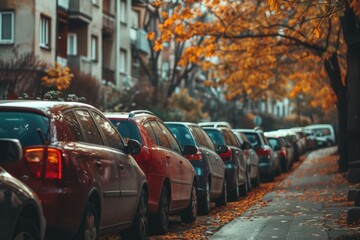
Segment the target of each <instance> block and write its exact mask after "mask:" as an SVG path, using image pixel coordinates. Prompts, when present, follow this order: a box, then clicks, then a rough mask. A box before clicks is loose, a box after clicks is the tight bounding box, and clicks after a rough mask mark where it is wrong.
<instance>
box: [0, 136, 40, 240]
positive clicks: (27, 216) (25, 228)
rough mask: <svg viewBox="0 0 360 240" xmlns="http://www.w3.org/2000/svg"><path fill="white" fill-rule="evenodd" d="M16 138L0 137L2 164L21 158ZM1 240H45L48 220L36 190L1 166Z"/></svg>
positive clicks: (0, 162) (19, 146)
mask: <svg viewBox="0 0 360 240" xmlns="http://www.w3.org/2000/svg"><path fill="white" fill-rule="evenodd" d="M21 158H22V147H21V145H20V142H19V140H17V139H5V138H1V139H0V165H2V164H4V163H12V162H17V161H20V159H21ZM0 212H1V214H0V233H1V239H4V240H12V239H40V240H42V239H44V236H45V226H46V220H45V217H44V214H43V211H42V207H41V204H40V200H39V199H38V197H37V195H36V194H35V192H34V191H33V190H31V189H30V188H29V187H28V186H26V185H25V184H24V183H22V182H21V181H20V180H18V179H17V178H14V177H13V176H12V175H10V174H9V173H8V172H6V171H5V170H4V169H3V168H2V167H0Z"/></svg>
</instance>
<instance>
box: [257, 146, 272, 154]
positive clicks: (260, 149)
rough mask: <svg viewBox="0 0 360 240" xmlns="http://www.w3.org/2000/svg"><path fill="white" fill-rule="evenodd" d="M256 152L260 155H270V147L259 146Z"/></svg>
mask: <svg viewBox="0 0 360 240" xmlns="http://www.w3.org/2000/svg"><path fill="white" fill-rule="evenodd" d="M256 153H257V155H258V156H270V148H264V147H262V148H259V149H258V150H257V151H256Z"/></svg>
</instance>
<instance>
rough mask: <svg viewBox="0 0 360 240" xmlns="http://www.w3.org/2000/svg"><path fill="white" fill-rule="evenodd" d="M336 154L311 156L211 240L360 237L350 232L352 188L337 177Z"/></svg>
mask: <svg viewBox="0 0 360 240" xmlns="http://www.w3.org/2000/svg"><path fill="white" fill-rule="evenodd" d="M335 153H336V147H332V148H326V149H321V150H318V151H314V152H312V153H310V154H309V155H308V156H307V158H306V159H305V160H304V161H303V162H302V163H301V165H300V166H299V167H298V168H297V169H296V170H294V171H293V172H292V173H291V174H289V176H288V177H287V178H285V179H284V180H283V181H282V182H281V183H280V184H279V185H278V186H277V187H276V188H275V189H274V190H273V191H272V192H270V193H268V194H267V195H265V197H264V198H263V201H261V202H259V204H257V205H255V206H253V207H251V208H250V209H248V210H247V211H246V212H245V213H244V214H243V215H242V216H241V217H239V218H237V219H235V220H234V221H232V222H230V223H228V224H227V225H225V226H224V227H222V228H221V229H220V230H219V231H218V232H217V233H215V234H214V235H213V236H212V237H211V238H209V239H211V240H219V239H232V240H235V239H236V240H242V239H244V240H250V239H253V240H255V239H256V240H269V239H291V240H298V239H299V240H300V239H301V240H303V239H306V240H309V239H337V237H338V236H342V235H346V234H352V233H355V232H359V231H360V228H359V227H357V228H355V227H354V228H349V227H348V226H346V211H347V209H348V208H349V207H351V206H353V202H348V201H347V194H348V189H349V184H348V182H347V181H346V179H345V178H344V176H343V174H341V173H339V172H338V171H337V170H338V166H337V163H336V161H337V158H338V156H337V155H335ZM339 239H342V238H339ZM347 239H356V238H347ZM358 239H360V238H358Z"/></svg>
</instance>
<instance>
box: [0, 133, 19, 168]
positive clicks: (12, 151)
mask: <svg viewBox="0 0 360 240" xmlns="http://www.w3.org/2000/svg"><path fill="white" fill-rule="evenodd" d="M20 159H22V147H21V144H20V141H19V140H18V139H10V138H0V162H1V163H8V162H15V161H18V160H20Z"/></svg>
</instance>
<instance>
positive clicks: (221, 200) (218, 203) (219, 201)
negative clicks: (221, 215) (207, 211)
mask: <svg viewBox="0 0 360 240" xmlns="http://www.w3.org/2000/svg"><path fill="white" fill-rule="evenodd" d="M227 201H228V199H227V185H226V179H225V178H224V179H223V186H222V190H221V195H220V197H219V198H218V199H217V200H216V202H215V206H216V207H220V206H226V204H227Z"/></svg>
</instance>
